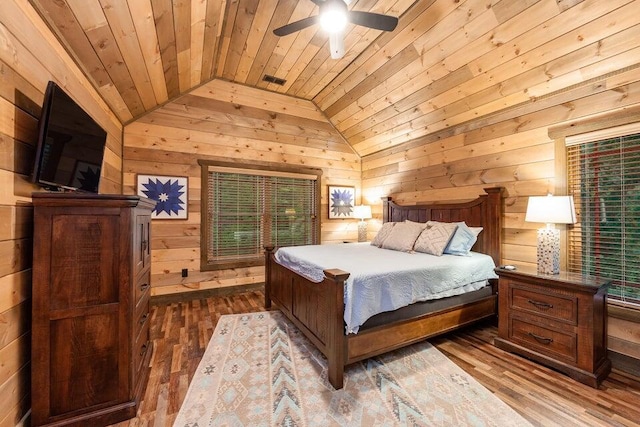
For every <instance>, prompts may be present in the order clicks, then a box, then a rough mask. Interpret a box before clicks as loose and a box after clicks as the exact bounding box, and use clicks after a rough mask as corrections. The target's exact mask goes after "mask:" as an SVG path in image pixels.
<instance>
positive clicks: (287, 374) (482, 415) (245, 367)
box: [174, 311, 529, 427]
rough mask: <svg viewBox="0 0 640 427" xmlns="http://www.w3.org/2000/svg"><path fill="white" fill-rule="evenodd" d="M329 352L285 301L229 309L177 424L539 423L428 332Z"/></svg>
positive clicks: (484, 424) (192, 425)
mask: <svg viewBox="0 0 640 427" xmlns="http://www.w3.org/2000/svg"><path fill="white" fill-rule="evenodd" d="M326 366H327V364H326V360H325V359H324V357H323V356H322V354H321V353H319V352H318V350H317V349H316V348H315V347H314V346H313V344H311V343H310V342H309V341H308V340H307V339H306V338H305V337H304V336H303V335H302V333H300V332H299V331H298V329H297V328H296V327H295V326H293V325H292V324H291V323H290V322H289V321H288V320H286V318H285V317H284V316H283V315H282V313H280V312H279V311H271V312H262V313H250V314H235V315H225V316H222V317H221V318H220V321H219V322H218V325H217V326H216V329H215V331H214V334H213V336H212V337H211V341H210V342H209V345H208V347H207V350H206V351H205V354H204V356H203V358H202V360H201V362H200V365H199V366H198V370H197V372H196V373H195V375H194V378H193V380H192V382H191V384H190V385H189V390H188V392H187V395H186V398H185V401H184V403H183V404H182V407H181V408H180V412H179V413H178V417H177V418H176V421H175V423H174V426H179V427H196V426H199V427H204V426H400V425H411V426H529V423H528V422H527V421H526V420H524V419H523V418H522V417H521V416H520V415H518V414H517V413H516V412H515V411H513V410H512V409H511V408H510V407H509V406H507V405H506V404H505V403H504V402H502V401H501V400H500V399H498V398H497V397H495V396H494V395H493V394H492V393H491V392H490V391H488V390H487V389H485V388H484V387H483V386H482V385H480V384H479V383H478V382H476V381H475V380H474V379H473V378H472V377H471V376H469V375H468V374H466V373H465V372H464V371H463V370H462V369H460V368H459V367H458V366H456V365H455V364H454V363H453V362H451V361H450V360H449V359H447V358H446V357H445V356H444V355H443V354H442V353H440V352H439V351H438V350H437V349H436V348H435V347H433V346H432V345H431V344H429V343H428V342H426V341H424V342H421V343H418V344H414V345H412V346H409V347H406V348H404V349H400V350H396V351H393V352H390V353H387V354H384V355H382V356H379V357H374V358H371V359H368V360H365V361H363V362H359V363H355V364H353V365H350V366H349V367H347V369H346V372H345V386H344V388H343V389H342V390H335V389H334V388H333V387H332V386H331V384H329V382H328V380H327V370H326Z"/></svg>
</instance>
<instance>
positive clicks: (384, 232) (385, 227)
mask: <svg viewBox="0 0 640 427" xmlns="http://www.w3.org/2000/svg"><path fill="white" fill-rule="evenodd" d="M394 225H396V223H395V222H385V223H384V224H382V227H381V228H380V230H378V233H377V234H376V237H374V238H373V240H372V241H371V244H372V245H373V246H377V247H380V246H382V242H384V241H385V239H386V238H387V237H389V234H390V233H391V229H392V228H393V226H394Z"/></svg>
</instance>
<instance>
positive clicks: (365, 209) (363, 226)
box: [353, 205, 371, 242]
mask: <svg viewBox="0 0 640 427" xmlns="http://www.w3.org/2000/svg"><path fill="white" fill-rule="evenodd" d="M353 216H354V217H355V218H358V219H359V220H360V222H358V242H366V241H367V223H366V222H365V219H369V218H371V206H367V205H358V206H354V207H353Z"/></svg>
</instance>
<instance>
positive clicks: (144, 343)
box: [133, 320, 152, 383]
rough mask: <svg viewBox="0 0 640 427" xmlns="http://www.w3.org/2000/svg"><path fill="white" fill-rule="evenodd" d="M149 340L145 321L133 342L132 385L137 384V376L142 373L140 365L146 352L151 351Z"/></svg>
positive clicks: (147, 322)
mask: <svg viewBox="0 0 640 427" xmlns="http://www.w3.org/2000/svg"><path fill="white" fill-rule="evenodd" d="M151 345H152V343H151V340H150V339H149V320H147V321H146V322H145V323H144V325H142V329H141V330H140V334H139V335H138V338H137V339H136V341H135V344H134V346H133V375H134V383H135V382H137V380H138V376H139V375H140V372H141V371H142V363H143V362H144V359H145V355H146V354H147V352H148V351H151Z"/></svg>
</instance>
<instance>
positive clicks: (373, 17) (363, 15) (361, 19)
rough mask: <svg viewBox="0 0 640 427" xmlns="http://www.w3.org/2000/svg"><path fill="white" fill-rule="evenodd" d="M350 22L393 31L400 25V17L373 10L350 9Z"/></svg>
mask: <svg viewBox="0 0 640 427" xmlns="http://www.w3.org/2000/svg"><path fill="white" fill-rule="evenodd" d="M349 22H351V23H352V24H356V25H362V26H363V27H367V28H373V29H374V30H382V31H393V30H395V29H396V26H397V25H398V18H396V17H395V16H389V15H381V14H379V13H373V12H360V11H357V10H352V11H349Z"/></svg>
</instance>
